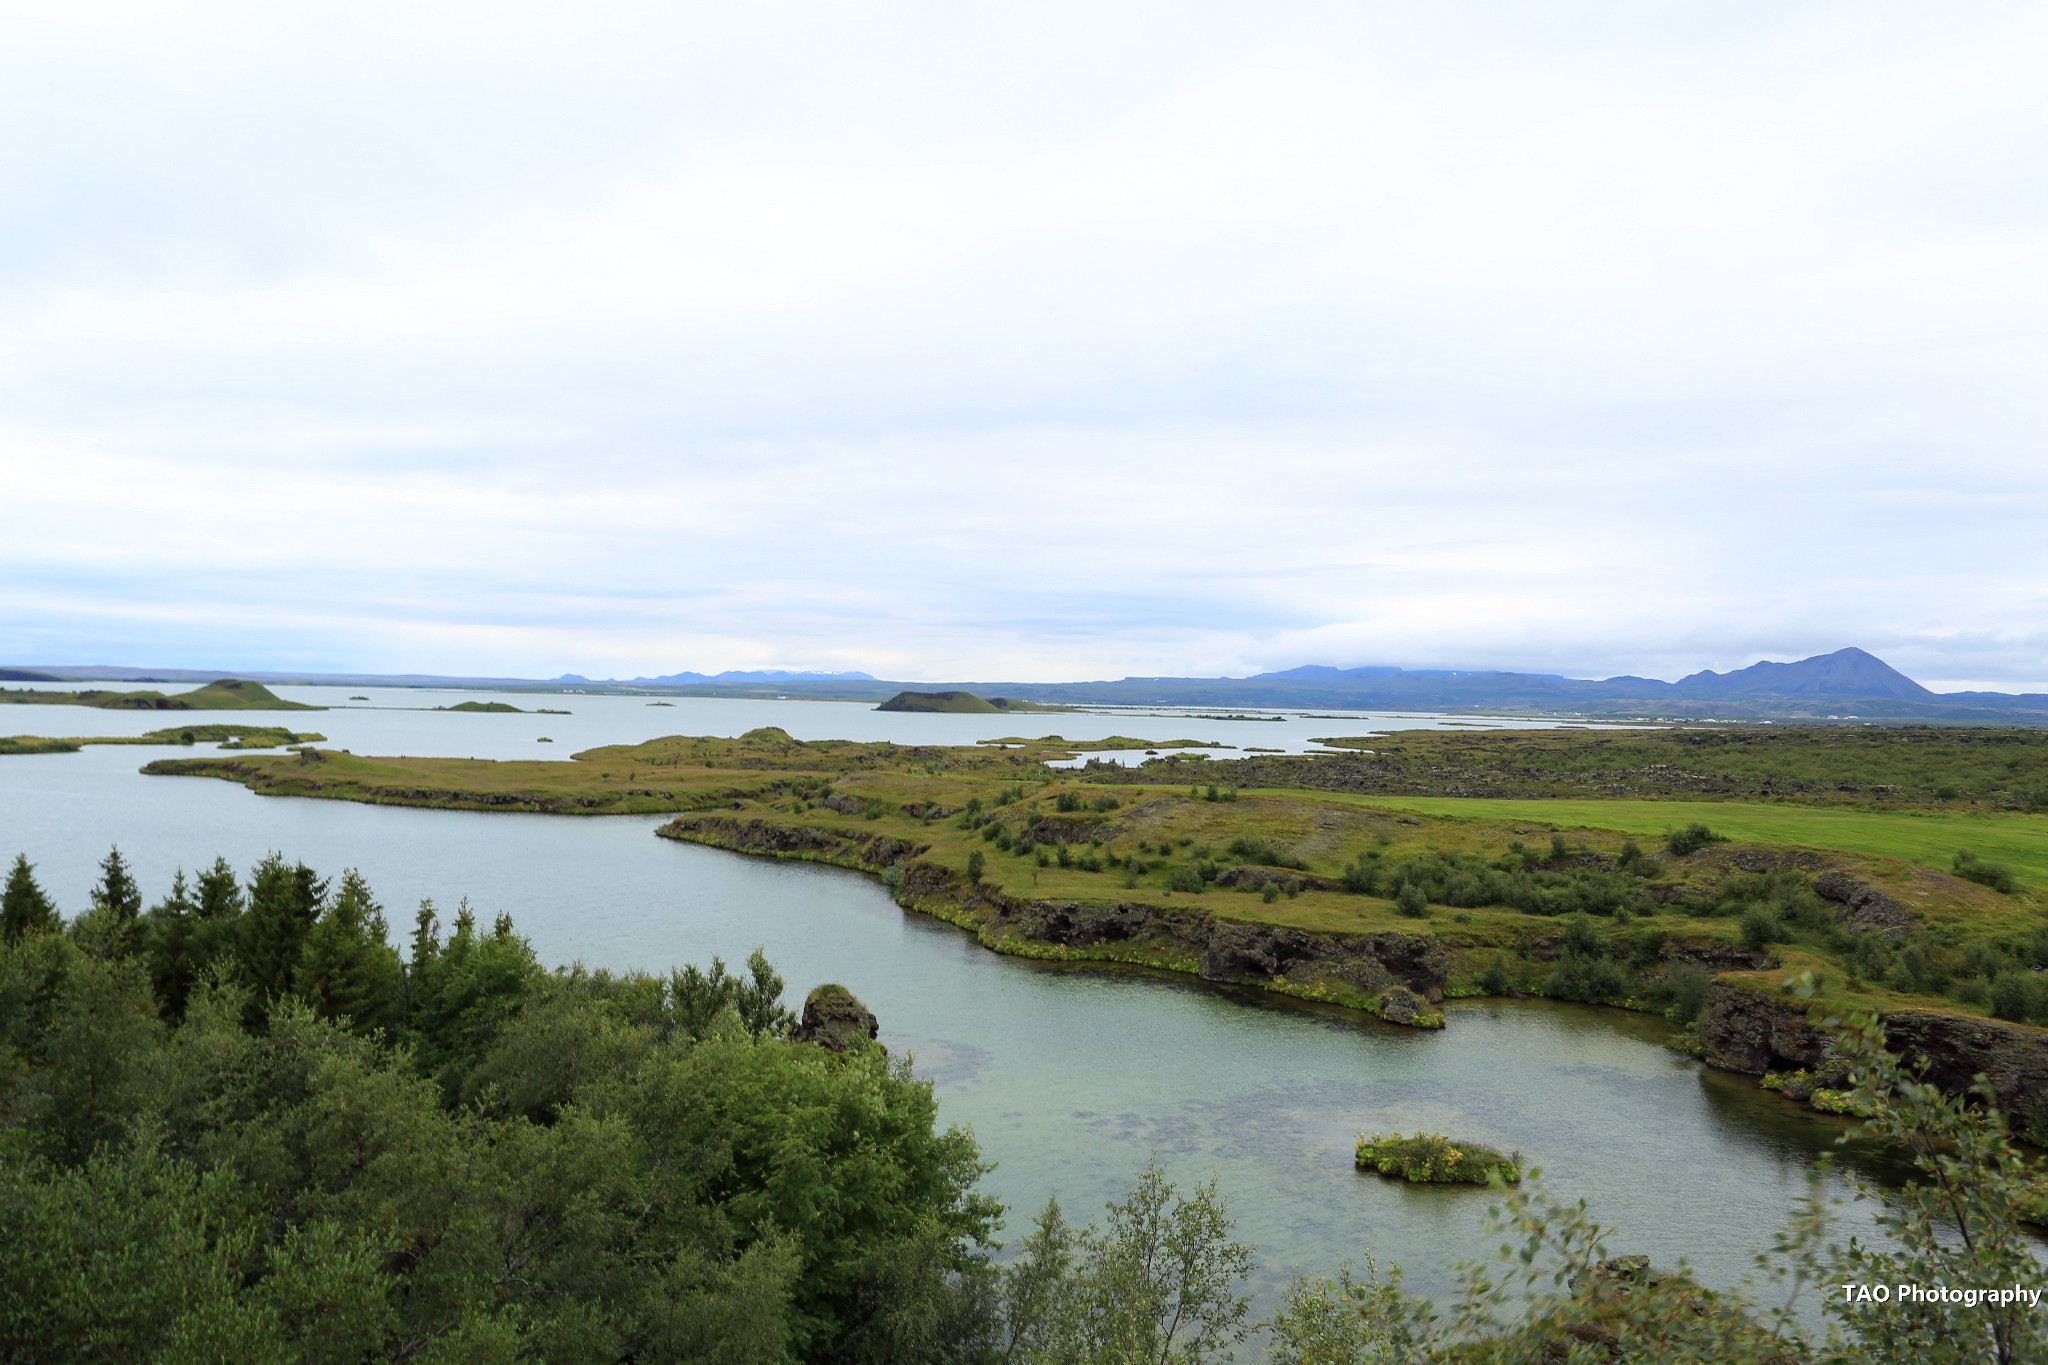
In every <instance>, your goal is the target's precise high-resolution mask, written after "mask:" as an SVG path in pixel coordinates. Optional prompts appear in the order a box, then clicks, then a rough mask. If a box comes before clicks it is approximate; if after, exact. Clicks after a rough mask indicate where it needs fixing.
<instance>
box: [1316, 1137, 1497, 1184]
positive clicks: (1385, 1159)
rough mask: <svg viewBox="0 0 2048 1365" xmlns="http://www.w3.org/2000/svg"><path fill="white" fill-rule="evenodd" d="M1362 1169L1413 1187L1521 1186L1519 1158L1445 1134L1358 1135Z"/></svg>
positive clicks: (1358, 1153)
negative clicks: (1400, 1180)
mask: <svg viewBox="0 0 2048 1365" xmlns="http://www.w3.org/2000/svg"><path fill="white" fill-rule="evenodd" d="M1356 1160H1357V1163H1358V1166H1359V1169H1361V1170H1368V1171H1378V1172H1379V1173H1380V1174H1381V1175H1398V1176H1400V1177H1401V1178H1402V1179H1404V1180H1406V1181H1408V1182H1409V1183H1410V1184H1412V1185H1490V1184H1493V1183H1495V1182H1496V1181H1498V1182H1499V1183H1501V1184H1503V1185H1516V1184H1520V1183H1521V1179H1522V1165H1521V1159H1520V1158H1519V1157H1511V1156H1508V1155H1507V1154H1505V1153H1503V1152H1496V1151H1495V1150H1493V1148H1491V1147H1484V1146H1481V1145H1480V1144H1479V1143H1476V1142H1459V1141H1455V1140H1453V1139H1451V1138H1448V1137H1445V1136H1444V1135H1443V1134H1442V1133H1425V1132H1419V1131H1418V1132H1417V1133H1416V1134H1415V1135H1414V1136H1412V1137H1408V1136H1404V1135H1402V1134H1400V1133H1373V1134H1370V1135H1368V1134H1365V1133H1360V1134H1359V1135H1358V1151H1357V1157H1356Z"/></svg>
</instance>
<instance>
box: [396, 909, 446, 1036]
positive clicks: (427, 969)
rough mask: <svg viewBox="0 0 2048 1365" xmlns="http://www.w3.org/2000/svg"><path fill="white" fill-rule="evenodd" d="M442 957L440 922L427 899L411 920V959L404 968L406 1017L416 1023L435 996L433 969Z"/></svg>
mask: <svg viewBox="0 0 2048 1365" xmlns="http://www.w3.org/2000/svg"><path fill="white" fill-rule="evenodd" d="M440 957H441V918H440V916H439V915H438V914H436V913H435V911H434V902H433V901H432V900H430V899H428V900H422V901H421V902H420V908H419V912H418V913H417V914H415V915H414V916H413V926H412V956H411V958H409V959H408V960H407V961H406V964H405V1002H404V1004H405V1017H406V1019H407V1020H408V1021H411V1020H412V1019H415V1018H417V1017H418V1016H419V1014H420V1013H421V1012H422V1011H423V1010H424V1009H426V1008H427V1005H428V1002H430V1001H431V1000H432V999H433V996H434V979H435V969H436V967H438V966H439V964H440Z"/></svg>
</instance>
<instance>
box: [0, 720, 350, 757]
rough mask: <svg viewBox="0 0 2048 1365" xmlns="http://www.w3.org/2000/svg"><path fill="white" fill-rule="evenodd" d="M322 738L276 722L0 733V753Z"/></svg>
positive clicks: (267, 745)
mask: <svg viewBox="0 0 2048 1365" xmlns="http://www.w3.org/2000/svg"><path fill="white" fill-rule="evenodd" d="M326 739H327V736H325V735H322V734H315V733H313V732H312V731H307V732H305V733H303V734H301V733H299V732H297V731H293V730H286V729H284V728H283V727H281V726H276V725H186V726H181V727H178V728H175V729H168V730H150V731H148V732H146V733H144V734H140V735H79V736H75V737H73V738H69V739H46V738H44V737H43V736H40V735H8V736H0V754H75V753H77V752H78V751H79V750H80V749H82V748H84V747H85V746H86V745H88V744H149V745H164V744H219V745H220V747H221V748H223V749H275V748H278V747H280V746H282V745H287V744H319V743H323V742H325V740H326Z"/></svg>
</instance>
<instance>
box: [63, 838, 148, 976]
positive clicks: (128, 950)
mask: <svg viewBox="0 0 2048 1365" xmlns="http://www.w3.org/2000/svg"><path fill="white" fill-rule="evenodd" d="M71 932H72V937H73V938H75V939H76V940H77V942H78V945H79V946H80V947H81V948H83V949H85V950H86V951H87V952H89V953H91V954H92V955H93V956H95V957H103V958H117V957H133V956H134V955H135V954H137V953H139V952H141V951H142V889H141V888H140V887H138V886H137V885H136V884H135V878H134V877H133V876H132V875H131V874H130V873H129V871H128V864H127V863H126V862H125V861H123V859H122V857H121V849H120V847H119V846H118V845H116V846H115V847H113V848H110V849H108V850H107V856H106V857H105V858H102V859H101V860H100V880H99V884H98V885H97V886H95V887H93V889H92V909H90V910H88V911H86V912H85V914H83V915H81V916H79V918H78V922H77V923H76V924H74V925H73V926H72V928H71Z"/></svg>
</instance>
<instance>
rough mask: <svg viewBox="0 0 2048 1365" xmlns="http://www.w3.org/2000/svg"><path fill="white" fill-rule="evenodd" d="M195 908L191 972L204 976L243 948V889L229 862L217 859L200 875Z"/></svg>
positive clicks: (193, 914) (195, 976) (195, 893)
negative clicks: (241, 944)
mask: <svg viewBox="0 0 2048 1365" xmlns="http://www.w3.org/2000/svg"><path fill="white" fill-rule="evenodd" d="M194 901H195V904H194V905H193V908H192V921H193V922H192V946H191V951H192V972H193V976H194V979H197V977H198V975H199V974H200V973H201V972H204V971H205V970H206V969H207V968H209V967H210V966H212V965H213V964H214V963H216V962H221V961H224V960H228V959H232V958H233V957H234V956H235V954H236V951H237V950H238V948H239V947H240V939H241V931H242V885H241V883H240V881H238V880H237V879H236V877H235V869H234V868H232V867H230V866H228V860H227V859H226V858H218V857H217V858H215V859H214V860H213V866H212V867H209V868H207V869H206V870H205V871H203V872H201V873H200V874H199V882H198V885H197V887H196V888H195V892H194Z"/></svg>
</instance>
